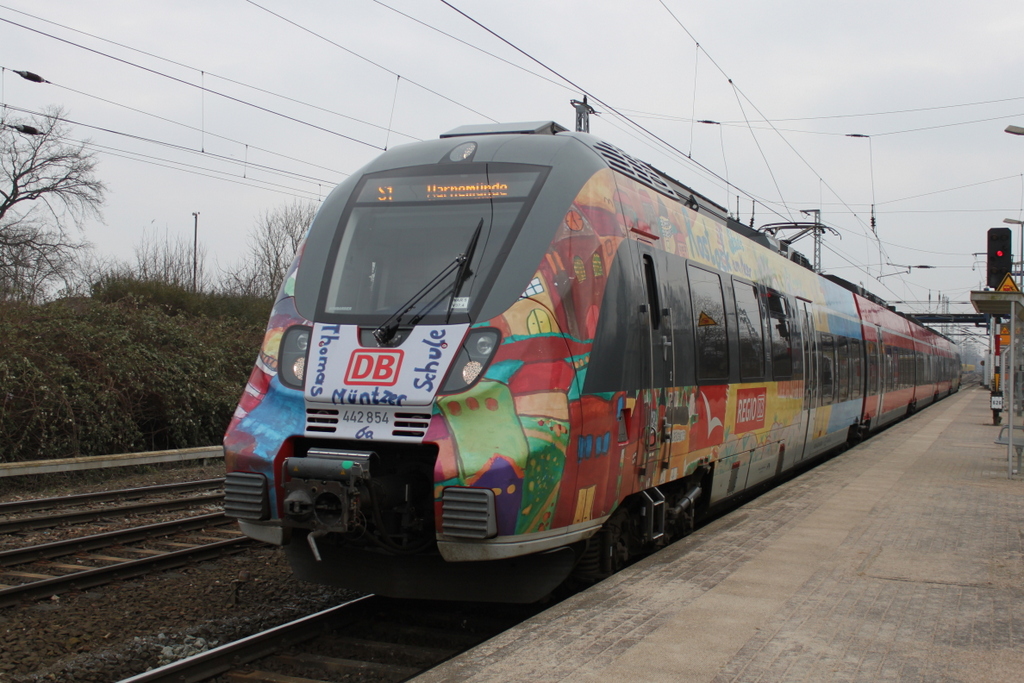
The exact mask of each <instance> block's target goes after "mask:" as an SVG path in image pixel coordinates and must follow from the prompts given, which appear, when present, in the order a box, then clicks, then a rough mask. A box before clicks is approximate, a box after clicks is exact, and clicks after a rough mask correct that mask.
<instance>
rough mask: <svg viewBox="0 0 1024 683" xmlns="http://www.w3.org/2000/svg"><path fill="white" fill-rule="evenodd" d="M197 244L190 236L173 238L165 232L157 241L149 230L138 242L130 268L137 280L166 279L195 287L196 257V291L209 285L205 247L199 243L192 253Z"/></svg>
mask: <svg viewBox="0 0 1024 683" xmlns="http://www.w3.org/2000/svg"><path fill="white" fill-rule="evenodd" d="M193 249H194V245H193V243H192V240H190V239H188V238H187V237H179V238H178V239H177V240H175V241H173V242H172V241H171V240H170V239H169V238H168V237H167V235H166V234H165V235H164V241H163V242H162V243H161V242H157V241H156V240H155V239H154V238H153V237H152V236H151V235H149V234H148V233H143V235H142V239H141V240H140V241H139V242H138V244H136V245H135V262H134V264H132V265H131V266H130V267H129V271H130V273H131V275H132V277H134V278H135V279H137V280H141V281H144V282H163V283H166V284H169V285H175V286H176V287H180V288H182V289H192V277H193V271H192V266H193V257H194V258H195V263H196V273H195V277H196V291H199V292H203V291H207V290H208V289H210V281H209V279H208V278H207V276H206V273H205V271H206V247H203V246H200V247H199V249H198V251H197V252H196V253H195V254H193Z"/></svg>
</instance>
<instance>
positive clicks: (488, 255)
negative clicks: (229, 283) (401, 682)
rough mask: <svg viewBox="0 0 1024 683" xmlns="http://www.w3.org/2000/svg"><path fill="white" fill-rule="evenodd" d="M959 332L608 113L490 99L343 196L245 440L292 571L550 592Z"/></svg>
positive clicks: (598, 574)
mask: <svg viewBox="0 0 1024 683" xmlns="http://www.w3.org/2000/svg"><path fill="white" fill-rule="evenodd" d="M960 368H961V365H960V358H959V354H958V350H957V347H956V345H955V344H954V343H953V342H951V341H950V340H949V339H948V338H946V337H945V336H943V335H941V334H939V333H937V332H935V331H933V330H931V329H928V328H926V327H924V326H922V325H920V324H918V323H916V322H915V321H914V320H913V319H912V318H910V317H907V316H904V315H901V314H899V313H897V312H896V311H895V309H893V308H891V307H889V306H887V305H886V304H885V302H884V301H883V300H881V299H880V298H878V297H876V296H874V295H872V294H871V293H869V292H867V291H865V290H864V289H863V288H862V287H860V286H858V285H855V284H852V283H850V282H847V281H845V280H843V279H841V278H838V277H835V276H829V275H825V276H823V275H819V274H818V273H815V272H814V271H813V269H812V268H811V266H810V264H809V263H808V261H807V259H806V258H805V257H803V256H802V255H801V254H799V252H796V251H795V250H793V249H792V247H791V245H790V244H788V243H787V242H785V241H782V240H778V239H775V238H774V237H771V236H769V235H767V234H764V232H759V231H757V230H754V229H753V228H752V227H748V226H746V225H744V224H742V223H740V222H739V221H737V220H736V219H734V218H733V217H731V216H730V215H729V212H728V211H727V210H726V209H725V208H724V207H722V206H720V205H718V204H716V203H715V202H713V201H711V200H710V199H708V198H707V197H705V196H703V195H701V194H700V193H698V192H697V191H695V190H693V189H691V188H690V187H688V186H686V185H684V184H683V183H681V182H679V181H677V180H675V179H673V178H672V177H670V176H668V175H667V174H665V173H663V172H661V171H659V170H658V169H656V168H655V167H653V166H652V165H650V164H648V163H645V162H643V161H641V160H639V159H637V158H635V157H633V156H630V155H629V154H627V153H626V152H624V151H623V150H621V149H619V148H618V147H616V146H614V145H612V144H609V143H607V142H605V141H603V140H601V139H600V138H598V137H595V136H593V135H590V134H589V133H575V132H570V131H568V130H566V129H565V128H564V127H562V126H560V125H558V124H557V123H555V122H551V121H540V122H528V123H521V124H495V125H471V126H463V127H461V128H456V129H455V130H452V131H450V132H448V133H445V134H443V135H441V136H440V137H439V138H438V139H436V140H428V141H423V142H415V143H411V144H408V145H403V146H399V147H395V148H393V149H390V150H388V151H387V152H385V153H383V154H382V155H381V156H380V157H378V158H377V159H376V160H374V161H372V162H370V163H369V164H368V165H366V166H365V167H364V168H362V169H361V170H360V171H359V172H357V173H355V174H353V175H352V176H351V177H349V178H348V179H346V180H345V181H344V182H342V183H341V184H340V185H339V186H337V188H335V189H334V190H333V191H332V192H331V193H330V195H329V196H328V197H327V198H326V199H325V200H324V202H323V204H322V206H321V207H320V209H319V211H318V212H317V214H316V216H315V218H314V219H313V221H312V224H311V225H310V227H309V231H308V233H307V235H306V237H305V239H304V241H303V243H302V245H301V246H300V248H299V250H298V253H297V256H296V258H295V260H294V263H293V264H292V266H291V267H290V269H289V271H288V272H287V275H286V278H285V281H284V284H283V285H282V287H281V290H280V294H279V295H278V297H277V299H276V302H275V304H274V307H273V310H272V314H271V317H270V321H269V324H268V327H267V332H266V336H265V339H264V341H263V344H262V347H261V350H260V351H259V354H258V358H257V361H256V364H255V367H254V369H253V371H252V374H251V376H250V378H249V380H248V383H247V385H246V386H245V389H244V392H243V394H242V397H241V399H240V401H239V405H238V408H237V409H236V411H235V413H234V415H233V417H232V420H231V423H230V425H229V427H228V429H227V433H226V435H225V438H224V451H225V463H226V469H227V474H226V482H225V511H226V512H227V514H228V515H231V516H233V517H235V518H237V520H238V523H239V525H240V528H241V530H242V531H243V532H244V533H245V534H246V535H248V536H250V537H252V538H254V539H259V540H261V541H265V542H268V543H272V544H276V545H279V546H282V547H283V549H284V553H285V555H286V556H287V558H288V561H289V563H290V565H291V568H292V570H293V572H294V575H295V576H296V577H297V578H298V579H300V580H305V581H312V582H317V583H323V584H330V585H336V586H344V587H348V588H352V589H354V590H361V591H368V592H372V593H376V594H380V595H386V596H393V597H399V598H429V599H442V600H474V601H500V602H533V601H536V600H539V599H542V598H543V597H544V596H547V595H549V594H550V593H551V592H552V591H553V590H555V589H556V588H557V587H558V586H560V585H563V584H565V583H567V582H570V583H571V582H584V583H586V582H593V581H597V580H600V579H601V578H603V577H606V576H608V575H610V574H611V573H613V572H615V571H617V570H618V569H620V568H621V567H623V566H625V565H626V564H627V563H629V562H630V561H632V560H633V559H634V558H635V557H637V556H639V555H640V554H642V553H645V552H649V551H651V550H652V549H656V548H658V547H661V546H662V545H664V544H666V543H668V542H671V541H672V540H674V539H676V538H679V537H681V536H684V535H686V534H687V533H689V532H690V531H691V530H692V529H693V528H694V525H695V524H696V523H697V522H698V521H699V520H700V518H701V517H702V516H703V515H706V514H708V513H709V511H713V510H715V509H717V508H718V507H719V506H721V505H725V504H727V503H728V502H730V501H735V500H736V497H737V496H740V495H743V494H744V493H749V492H752V491H756V490H757V489H759V488H761V487H764V486H766V485H770V484H771V483H773V482H776V481H778V480H780V478H782V477H784V476H786V475H787V474H788V473H791V472H792V471H793V470H794V468H798V467H803V466H807V465H808V463H813V462H815V461H816V460H819V459H821V458H822V457H824V455H825V454H827V453H829V452H830V451H834V450H835V449H837V448H838V447H841V446H843V445H844V444H847V443H856V442H857V441H859V440H860V439H862V438H863V437H865V436H867V435H869V434H871V433H872V432H875V431H877V430H879V429H882V428H884V427H885V426H886V425H889V424H891V423H892V422H894V421H895V420H898V419H900V418H902V417H904V416H906V415H908V414H910V413H913V412H914V411H916V410H920V409H923V408H925V407H926V406H928V405H930V404H931V403H933V402H935V401H937V400H939V399H941V398H943V397H945V396H947V395H949V394H950V393H952V392H955V391H957V390H958V389H959V386H960Z"/></svg>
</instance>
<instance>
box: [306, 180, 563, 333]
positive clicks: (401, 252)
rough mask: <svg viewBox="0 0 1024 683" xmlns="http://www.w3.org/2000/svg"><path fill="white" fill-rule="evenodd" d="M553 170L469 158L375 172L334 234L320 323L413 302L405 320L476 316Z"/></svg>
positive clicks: (377, 315)
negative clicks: (463, 161) (464, 258)
mask: <svg viewBox="0 0 1024 683" xmlns="http://www.w3.org/2000/svg"><path fill="white" fill-rule="evenodd" d="M549 170H550V168H549V167H546V166H533V165H525V164H506V163H469V164H458V165H457V166H454V165H453V167H447V166H444V165H431V166H422V167H413V168H405V169H397V170H391V171H384V172H379V173H372V174H367V175H366V176H364V177H363V178H362V179H361V180H360V182H359V184H358V185H357V186H356V188H355V191H354V192H353V193H352V199H351V200H350V201H349V204H348V206H347V207H346V208H345V211H344V212H343V213H342V216H341V220H340V221H339V223H338V227H337V230H336V231H335V235H334V239H333V241H332V244H331V248H330V252H329V254H328V256H327V264H326V267H325V270H324V277H323V279H322V284H321V288H320V296H319V301H318V304H317V319H318V320H322V321H323V322H331V323H341V324H359V325H372V324H379V323H383V322H384V321H386V320H388V319H389V318H392V317H394V316H396V315H397V314H403V311H404V309H405V308H406V307H410V308H409V310H408V311H407V312H405V313H404V316H403V317H404V322H405V323H408V321H409V320H412V319H415V320H416V321H417V322H422V323H424V324H440V323H446V322H452V323H461V322H472V320H473V319H474V313H475V312H476V311H479V309H480V307H481V306H482V304H483V301H484V300H485V298H486V297H487V294H488V292H489V290H490V289H491V287H492V285H493V283H494V280H495V278H496V276H497V271H498V270H499V269H500V268H501V267H502V266H503V265H504V261H505V257H506V256H507V255H508V252H509V250H510V249H511V247H512V245H513V243H514V241H515V239H516V237H517V236H518V234H519V231H520V229H521V228H522V225H523V222H524V220H525V218H526V216H527V215H528V214H529V209H530V208H531V206H532V205H533V203H534V201H535V199H536V197H537V194H538V193H539V191H540V188H541V187H542V186H543V183H544V180H545V179H546V177H547V174H548V171H549ZM478 230H479V235H478V237H477V238H476V240H475V242H476V244H475V246H474V245H473V242H474V235H475V234H476V233H477V231H478ZM470 252H471V253H470ZM460 255H464V256H468V260H467V263H466V264H465V265H464V266H462V265H461V264H460V263H459V261H458V257H459V256H460ZM467 271H468V272H467ZM460 276H461V277H460ZM425 288H426V289H427V291H426V292H423V290H424V289H425ZM456 292H457V296H455V297H454V298H453V294H455V293H456ZM421 293H422V297H421V298H420V299H418V300H417V297H418V296H420V294H421Z"/></svg>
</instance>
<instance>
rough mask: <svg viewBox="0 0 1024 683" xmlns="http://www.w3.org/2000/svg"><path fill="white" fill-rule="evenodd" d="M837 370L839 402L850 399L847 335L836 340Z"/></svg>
mask: <svg viewBox="0 0 1024 683" xmlns="http://www.w3.org/2000/svg"><path fill="white" fill-rule="evenodd" d="M836 365H837V366H838V370H837V372H836V379H837V380H838V382H837V384H838V385H839V402H840V403H842V402H843V401H849V400H850V342H849V340H848V339H847V338H846V337H839V338H838V339H837V340H836Z"/></svg>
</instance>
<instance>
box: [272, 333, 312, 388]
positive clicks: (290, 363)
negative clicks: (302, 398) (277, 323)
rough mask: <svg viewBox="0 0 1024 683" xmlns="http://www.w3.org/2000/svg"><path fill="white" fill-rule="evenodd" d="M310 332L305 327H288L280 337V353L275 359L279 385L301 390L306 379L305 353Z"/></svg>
mask: <svg viewBox="0 0 1024 683" xmlns="http://www.w3.org/2000/svg"><path fill="white" fill-rule="evenodd" d="M311 333H312V330H311V329H310V328H308V327H306V326H305V325H296V326H294V327H289V328H288V329H287V330H285V333H284V334H283V335H282V336H281V351H280V353H279V354H278V357H277V367H278V373H277V376H278V378H279V379H280V380H281V384H283V385H285V386H286V387H291V388H292V389H301V388H302V382H303V380H304V379H305V378H306V353H307V351H308V350H309V335H310V334H311Z"/></svg>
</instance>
